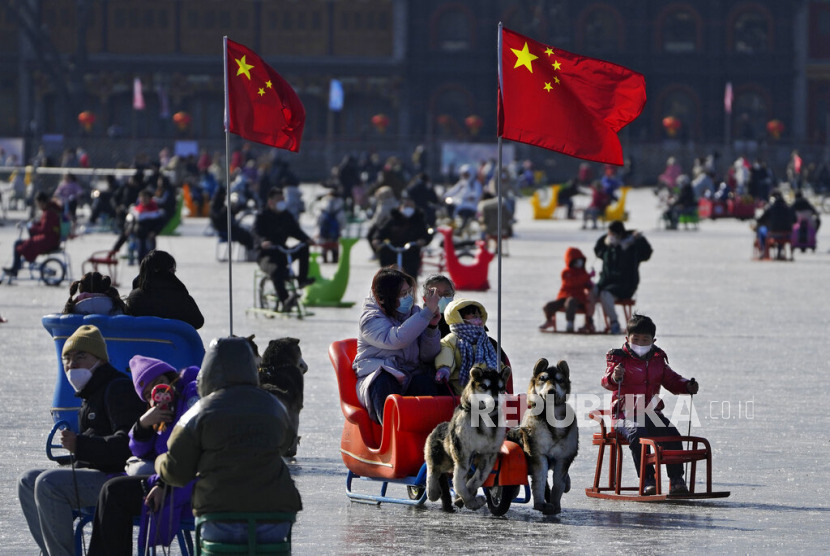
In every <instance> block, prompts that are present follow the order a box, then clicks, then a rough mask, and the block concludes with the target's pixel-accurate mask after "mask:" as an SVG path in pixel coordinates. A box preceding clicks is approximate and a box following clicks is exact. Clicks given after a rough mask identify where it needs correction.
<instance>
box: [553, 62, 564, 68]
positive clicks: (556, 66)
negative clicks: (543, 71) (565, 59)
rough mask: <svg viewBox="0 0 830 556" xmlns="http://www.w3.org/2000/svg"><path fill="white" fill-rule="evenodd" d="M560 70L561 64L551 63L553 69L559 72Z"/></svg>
mask: <svg viewBox="0 0 830 556" xmlns="http://www.w3.org/2000/svg"><path fill="white" fill-rule="evenodd" d="M561 68H562V64H560V63H559V61H558V60H554V61H553V69H555V70H559V69H561Z"/></svg>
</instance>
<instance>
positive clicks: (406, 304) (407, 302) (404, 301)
mask: <svg viewBox="0 0 830 556" xmlns="http://www.w3.org/2000/svg"><path fill="white" fill-rule="evenodd" d="M398 301H400V304H401V305H400V307H398V312H399V313H401V314H402V315H408V314H409V311H411V310H412V304H413V303H415V300H414V299H412V296H411V295H407V296H406V297H401V298H399V299H398Z"/></svg>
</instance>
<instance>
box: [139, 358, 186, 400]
mask: <svg viewBox="0 0 830 556" xmlns="http://www.w3.org/2000/svg"><path fill="white" fill-rule="evenodd" d="M130 373H132V375H133V384H134V385H135V392H136V394H138V397H139V398H141V399H142V400H144V401H145V402H146V401H148V400H145V399H144V389H145V388H146V387H147V385H148V384H152V382H153V381H154V380H156V379H157V378H158V377H160V376H161V375H163V374H167V373H173V374H174V375H175V374H176V369H174V368H173V367H171V366H170V365H168V364H167V363H165V362H164V361H162V360H160V359H153V358H152V357H144V356H143V355H136V356H135V357H133V358H132V359H130Z"/></svg>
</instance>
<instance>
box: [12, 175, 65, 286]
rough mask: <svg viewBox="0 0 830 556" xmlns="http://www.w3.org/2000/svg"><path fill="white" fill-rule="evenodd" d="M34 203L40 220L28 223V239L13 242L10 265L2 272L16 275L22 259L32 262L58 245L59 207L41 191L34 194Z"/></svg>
mask: <svg viewBox="0 0 830 556" xmlns="http://www.w3.org/2000/svg"><path fill="white" fill-rule="evenodd" d="M35 203H37V208H39V209H40V220H39V221H38V222H32V223H30V224H29V239H19V240H17V241H15V242H14V247H13V248H12V256H13V257H14V258H13V259H12V266H11V267H9V268H4V269H3V272H5V273H6V274H8V275H10V276H15V277H16V276H17V272H18V271H19V270H20V269H21V268H22V267H23V261H24V259H25V260H26V261H28V262H32V261H34V260H35V259H36V258H37V257H38V255H43V254H44V253H48V252H50V251H54V250H55V249H57V248H58V247H60V244H61V208H60V207H59V206H58V204H57V203H56V202H54V201H52V200H50V199H49V195H47V194H46V193H45V192H43V191H40V192H38V194H37V195H36V196H35Z"/></svg>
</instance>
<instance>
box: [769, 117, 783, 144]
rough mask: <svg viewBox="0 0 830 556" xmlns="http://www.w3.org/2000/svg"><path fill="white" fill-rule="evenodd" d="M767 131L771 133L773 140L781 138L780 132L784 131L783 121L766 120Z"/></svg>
mask: <svg viewBox="0 0 830 556" xmlns="http://www.w3.org/2000/svg"><path fill="white" fill-rule="evenodd" d="M767 132H768V133H769V134H770V135H772V138H773V139H775V140H778V139H781V134H782V133H784V122H782V121H781V120H770V121H768V122H767Z"/></svg>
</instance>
